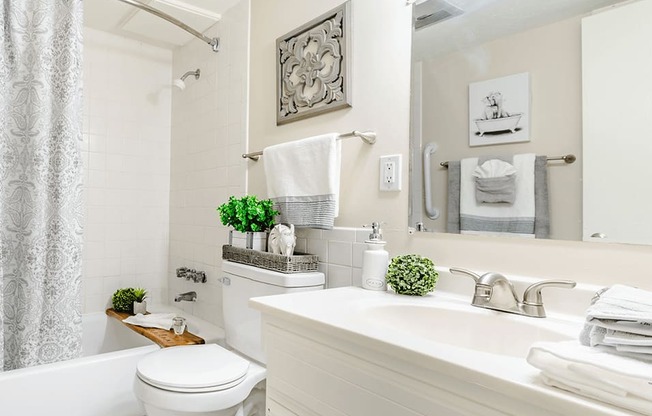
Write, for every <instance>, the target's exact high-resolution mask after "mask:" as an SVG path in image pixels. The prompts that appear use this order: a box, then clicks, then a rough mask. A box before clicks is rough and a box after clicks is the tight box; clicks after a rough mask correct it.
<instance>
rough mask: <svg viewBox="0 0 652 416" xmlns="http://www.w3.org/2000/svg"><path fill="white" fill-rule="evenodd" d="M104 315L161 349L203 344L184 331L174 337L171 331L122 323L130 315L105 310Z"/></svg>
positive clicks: (200, 340)
mask: <svg viewBox="0 0 652 416" xmlns="http://www.w3.org/2000/svg"><path fill="white" fill-rule="evenodd" d="M106 314H107V315H109V316H111V317H113V318H115V319H117V320H118V321H120V322H121V323H122V324H123V325H126V326H128V327H129V328H131V329H132V330H133V331H135V332H138V333H139V334H141V335H143V336H145V337H147V338H149V339H150V340H152V341H154V342H155V343H157V344H158V345H160V346H161V347H163V348H165V347H174V346H177V345H195V344H204V343H205V342H204V339H203V338H200V337H198V336H197V335H195V334H191V333H190V332H188V331H185V332H184V333H183V334H182V335H175V334H174V331H173V330H169V331H166V330H165V329H160V328H143V327H142V326H136V325H131V324H128V323H126V322H122V320H123V319H125V318H127V317H129V316H131V314H129V313H127V312H117V311H115V310H113V309H107V310H106Z"/></svg>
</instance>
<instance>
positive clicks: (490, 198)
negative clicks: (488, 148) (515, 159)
mask: <svg viewBox="0 0 652 416" xmlns="http://www.w3.org/2000/svg"><path fill="white" fill-rule="evenodd" d="M473 176H474V177H475V200H476V201H477V202H479V203H508V204H513V203H514V201H515V200H516V169H515V168H514V165H512V164H511V163H509V162H506V161H504V160H501V159H496V158H494V159H489V160H487V161H485V162H483V163H481V162H480V160H478V167H477V168H475V171H474V172H473Z"/></svg>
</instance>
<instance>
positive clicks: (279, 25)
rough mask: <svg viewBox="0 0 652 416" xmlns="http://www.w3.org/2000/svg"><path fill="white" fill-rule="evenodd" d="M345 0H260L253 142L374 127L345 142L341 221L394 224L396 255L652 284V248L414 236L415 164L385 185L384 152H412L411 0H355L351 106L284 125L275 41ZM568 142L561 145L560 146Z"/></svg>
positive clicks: (254, 186)
mask: <svg viewBox="0 0 652 416" xmlns="http://www.w3.org/2000/svg"><path fill="white" fill-rule="evenodd" d="M339 3H340V1H332V0H329V1H316V0H311V1H303V2H292V1H289V0H252V4H251V6H252V9H251V11H252V21H251V23H252V31H251V81H250V87H251V89H250V91H251V94H250V107H249V110H250V120H249V129H250V138H249V149H250V150H252V151H254V150H261V149H262V148H263V147H264V146H267V145H271V144H276V143H281V142H284V141H288V140H293V139H298V138H302V137H305V136H309V135H314V134H319V133H323V132H326V131H348V130H353V129H365V128H369V129H374V130H376V131H377V132H378V143H377V144H376V145H375V146H365V145H363V144H361V143H359V142H357V141H350V140H349V141H347V142H346V143H345V144H344V147H343V149H344V161H343V166H342V177H343V186H342V189H343V193H342V196H341V199H342V206H341V213H340V218H338V220H337V222H336V224H337V225H339V226H350V227H353V226H359V225H360V224H361V223H366V222H369V221H371V220H373V219H378V220H382V221H386V222H388V225H387V226H386V227H385V239H386V240H388V246H387V248H388V250H389V252H390V255H391V256H394V255H397V254H403V253H419V254H423V255H426V256H428V257H430V258H432V259H433V260H434V261H435V263H436V264H438V265H441V266H459V267H467V268H471V269H475V270H478V271H483V270H497V271H501V272H504V273H507V274H520V275H529V276H533V277H540V278H573V279H576V280H578V281H580V282H592V283H595V284H610V283H613V282H616V281H619V282H624V283H629V284H635V285H638V286H640V287H643V288H647V289H652V279H650V278H649V275H650V273H651V272H650V270H652V247H647V246H626V245H617V244H598V243H579V242H563V241H523V240H516V239H514V240H512V239H506V238H502V239H498V238H490V237H477V236H461V235H449V234H417V235H412V236H410V235H408V233H407V210H408V192H407V180H406V179H407V178H406V175H405V174H406V173H407V163H404V167H403V173H404V176H403V189H404V190H403V191H402V192H399V193H385V194H383V193H380V192H378V191H377V189H378V185H377V181H378V157H379V156H380V155H383V154H391V153H401V154H402V155H403V158H404V161H407V156H408V130H409V93H408V87H409V81H410V79H409V78H410V74H409V68H410V8H409V7H407V6H405V2H403V1H389V0H384V1H376V0H352V6H353V19H352V21H353V36H354V37H353V56H354V59H353V69H354V73H353V88H354V90H353V108H351V109H347V110H340V111H336V112H334V113H330V114H326V115H322V116H317V117H313V118H310V119H307V120H302V121H298V122H294V123H289V124H287V125H284V126H280V127H277V126H276V125H275V113H274V100H275V87H274V86H275V68H274V67H273V64H272V63H273V62H274V60H275V55H274V48H275V43H274V41H275V39H276V38H277V37H278V36H280V35H283V34H284V33H286V32H289V31H290V30H292V29H294V28H296V27H298V26H300V25H301V24H303V23H305V22H307V21H309V20H311V19H312V18H314V17H316V16H318V15H319V14H321V13H323V12H325V11H327V10H329V9H331V8H333V7H335V6H337V5H338V4H339ZM578 47H579V46H578ZM535 48H536V46H535ZM542 94H547V92H545V91H544V92H542ZM535 122H536V118H535ZM564 123H565V121H564V119H563V117H562V118H561V119H554V120H551V123H550V126H549V127H548V128H547V129H546V130H545V131H544V132H542V133H541V134H542V137H549V136H551V135H553V134H554V133H557V132H558V129H557V127H559V126H561V125H564ZM537 124H538V123H537ZM560 150H561V149H558V148H554V149H553V152H554V153H555V154H556V153H558V152H559V151H560ZM243 163H248V164H249V174H250V175H249V183H248V187H249V192H250V193H253V194H258V195H265V189H266V188H265V186H266V185H265V178H264V174H263V170H262V163H261V162H258V163H255V162H243ZM567 168H569V167H564V168H563V169H567ZM571 169H574V168H571ZM560 170H562V168H560ZM564 174H565V175H566V174H568V173H564ZM551 180H554V179H551ZM550 290H555V289H550ZM560 290H561V289H560Z"/></svg>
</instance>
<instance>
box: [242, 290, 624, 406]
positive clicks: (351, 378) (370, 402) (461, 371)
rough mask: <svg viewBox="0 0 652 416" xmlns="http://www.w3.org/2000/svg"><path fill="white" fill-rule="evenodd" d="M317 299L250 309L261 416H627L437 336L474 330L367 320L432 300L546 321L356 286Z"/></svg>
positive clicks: (256, 304) (518, 363) (499, 316)
mask: <svg viewBox="0 0 652 416" xmlns="http://www.w3.org/2000/svg"><path fill="white" fill-rule="evenodd" d="M319 292H322V293H319ZM319 292H306V293H297V294H291V295H284V296H272V297H266V298H254V299H252V300H251V302H250V305H251V306H252V307H253V308H256V309H258V310H259V311H261V313H262V316H263V328H262V331H263V340H264V344H265V350H266V355H267V416H290V415H298V416H344V415H346V416H416V415H423V416H499V415H514V416H516V415H518V416H523V415H526V416H571V415H573V416H574V415H591V416H598V415H600V416H626V415H627V416H633V415H635V414H634V413H632V412H628V411H625V410H623V409H618V408H616V407H612V406H609V405H605V404H602V403H599V402H597V401H592V400H587V399H584V398H582V397H580V396H576V395H573V394H570V393H567V392H563V391H561V390H557V389H554V388H551V387H548V386H545V385H544V384H543V383H542V382H541V381H540V380H539V377H538V374H539V372H538V370H536V369H535V368H533V367H531V366H530V365H529V364H527V362H526V361H525V359H524V356H519V357H517V356H513V355H512V356H508V355H504V354H502V355H501V354H496V353H490V352H487V351H483V345H477V348H476V349H471V348H460V347H459V346H454V345H451V343H445V342H441V339H442V336H441V334H442V333H443V334H447V333H448V332H449V331H450V333H451V334H453V333H457V334H460V333H466V332H472V331H473V329H472V326H473V325H474V323H473V322H469V323H468V325H464V328H463V330H462V331H459V330H458V331H457V332H455V331H453V329H454V328H451V325H453V326H455V324H452V323H451V322H450V321H448V320H447V319H437V317H435V318H434V319H432V320H428V321H426V322H419V323H418V324H419V325H421V324H425V325H427V326H428V327H427V328H428V332H430V330H431V331H432V333H437V332H439V334H438V335H437V336H436V337H435V336H433V337H429V336H428V334H425V335H424V334H423V333H422V334H420V335H419V334H416V333H415V334H414V335H413V336H406V332H405V331H403V330H402V329H401V328H397V327H394V329H390V327H388V326H386V325H384V322H386V321H387V319H382V318H381V319H376V318H375V317H374V315H370V313H369V312H370V311H377V310H378V309H374V308H375V307H377V306H378V305H382V304H388V303H392V302H399V303H400V304H399V305H398V306H405V305H407V302H410V303H411V304H413V306H418V307H421V306H424V307H428V303H429V302H434V303H436V304H437V305H438V306H437V308H438V309H437V310H439V311H441V310H443V308H451V310H453V309H454V308H457V309H458V311H462V310H463V309H462V308H471V310H470V311H469V313H473V314H476V313H481V314H488V315H489V316H490V318H491V319H496V320H497V321H498V324H497V325H501V323H500V322H501V321H502V322H505V324H504V325H509V323H510V321H514V320H520V319H532V321H526V322H532V325H533V326H534V327H537V325H546V322H553V321H551V320H548V319H549V318H546V320H540V319H534V318H523V317H518V316H515V315H511V314H504V313H499V312H495V311H486V310H482V309H478V308H472V307H471V306H467V305H466V304H465V303H462V304H461V305H460V303H459V302H458V303H455V302H454V301H450V302H449V301H447V300H446V298H445V297H444V296H439V297H437V296H432V297H430V298H424V299H416V298H412V297H398V296H396V295H392V294H389V293H380V292H372V291H365V290H362V289H359V288H357V289H356V288H341V289H331V290H324V291H319ZM478 310H479V312H477V311H478ZM440 316H441V315H440ZM469 316H473V315H469ZM474 320H475V318H474ZM372 321H377V322H378V323H377V324H373V322H372ZM430 321H431V322H430ZM409 324H410V323H409V322H406V326H407V325H409ZM457 326H460V325H457ZM458 329H459V328H458ZM442 331H443V332H442ZM512 332H514V333H513V334H508V333H506V334H505V335H500V337H501V338H505V339H504V340H503V341H502V342H503V343H504V344H506V345H507V344H511V343H514V342H515V340H516V339H518V338H519V337H523V336H525V334H524V333H518V332H519V331H512ZM434 338H438V339H439V340H440V341H437V342H435V341H433V339H434ZM479 344H481V343H479Z"/></svg>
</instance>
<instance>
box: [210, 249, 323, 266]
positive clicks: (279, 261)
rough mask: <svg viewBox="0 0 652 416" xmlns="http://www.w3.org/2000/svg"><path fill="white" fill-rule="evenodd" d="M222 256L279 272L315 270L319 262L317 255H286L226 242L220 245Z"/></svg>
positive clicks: (225, 258)
mask: <svg viewBox="0 0 652 416" xmlns="http://www.w3.org/2000/svg"><path fill="white" fill-rule="evenodd" d="M222 258H223V259H224V260H229V261H234V262H236V263H242V264H248V265H250V266H256V267H261V268H263V269H268V270H273V271H275V272H281V273H304V272H315V271H317V265H318V263H319V257H317V256H315V255H313V254H304V253H296V254H294V255H293V256H289V257H286V256H283V255H281V254H273V253H267V252H264V251H258V250H251V249H246V248H239V247H233V246H230V245H228V244H226V245H224V246H222Z"/></svg>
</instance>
